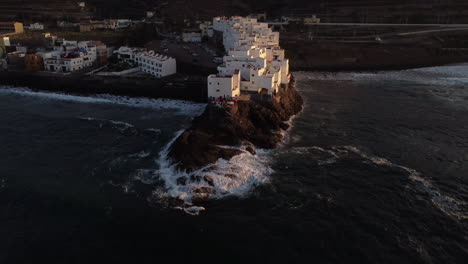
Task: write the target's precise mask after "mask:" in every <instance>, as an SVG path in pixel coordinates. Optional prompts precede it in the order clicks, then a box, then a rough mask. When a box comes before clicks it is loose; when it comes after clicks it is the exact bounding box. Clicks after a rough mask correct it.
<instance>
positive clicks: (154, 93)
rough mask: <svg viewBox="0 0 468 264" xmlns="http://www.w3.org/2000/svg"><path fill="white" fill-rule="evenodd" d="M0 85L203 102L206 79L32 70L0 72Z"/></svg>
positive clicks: (38, 89)
mask: <svg viewBox="0 0 468 264" xmlns="http://www.w3.org/2000/svg"><path fill="white" fill-rule="evenodd" d="M0 85H4V86H13V87H26V88H29V89H31V90H36V91H49V92H63V93H67V94H72V95H84V96H89V95H95V94H110V95H118V96H128V97H146V98H152V99H157V98H165V99H175V100H185V101H193V102H197V103H205V102H206V88H205V87H206V81H204V80H173V79H152V78H145V77H117V76H96V75H85V74H71V75H57V74H45V73H36V72H13V71H9V72H0Z"/></svg>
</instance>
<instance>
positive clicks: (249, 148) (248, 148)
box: [245, 146, 257, 155]
mask: <svg viewBox="0 0 468 264" xmlns="http://www.w3.org/2000/svg"><path fill="white" fill-rule="evenodd" d="M245 150H247V151H248V152H250V154H252V155H255V154H257V152H256V151H255V149H254V148H253V147H252V146H248V147H247V148H246V149H245Z"/></svg>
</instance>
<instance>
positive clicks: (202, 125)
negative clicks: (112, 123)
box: [169, 80, 303, 185]
mask: <svg viewBox="0 0 468 264" xmlns="http://www.w3.org/2000/svg"><path fill="white" fill-rule="evenodd" d="M302 105H303V101H302V98H301V96H300V95H299V93H298V92H297V91H296V89H295V88H294V81H293V80H292V81H291V84H290V86H289V88H287V89H281V90H280V92H279V94H278V95H277V96H275V97H273V98H272V100H269V101H259V100H247V101H238V102H236V104H234V105H233V106H232V107H220V106H217V105H214V104H209V105H208V106H207V107H206V109H205V111H204V113H203V114H202V115H201V116H199V117H197V118H195V119H194V120H193V123H192V125H191V127H190V128H188V129H187V130H186V131H185V132H184V133H182V134H181V135H180V136H179V137H178V138H177V139H176V141H175V142H174V144H173V145H172V147H171V149H170V152H169V157H170V158H171V159H172V161H173V162H174V163H176V164H177V168H178V169H179V170H183V171H187V172H192V171H195V170H197V169H201V168H203V167H205V166H207V165H209V164H212V163H215V162H216V161H217V160H218V159H219V158H222V159H226V160H229V159H231V158H232V157H233V156H236V155H239V154H241V153H244V152H245V151H248V152H250V153H251V154H252V155H255V148H262V149H272V148H275V147H276V146H277V145H278V144H279V143H280V142H281V140H282V138H283V136H282V133H281V131H284V130H286V129H288V127H289V125H288V123H287V121H288V120H289V119H290V118H291V117H292V116H294V115H296V114H297V113H299V112H300V111H301V110H302ZM240 146H243V148H240ZM192 178H193V179H179V180H178V184H181V185H183V184H185V183H186V181H187V180H188V181H190V180H199V179H196V177H192ZM205 181H208V183H209V179H205Z"/></svg>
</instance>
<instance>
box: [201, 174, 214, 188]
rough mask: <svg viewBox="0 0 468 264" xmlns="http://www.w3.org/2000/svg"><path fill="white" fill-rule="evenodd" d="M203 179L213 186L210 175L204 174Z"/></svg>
mask: <svg viewBox="0 0 468 264" xmlns="http://www.w3.org/2000/svg"><path fill="white" fill-rule="evenodd" d="M203 180H205V181H206V182H207V183H208V184H209V185H210V186H214V180H213V178H212V177H211V176H205V177H203Z"/></svg>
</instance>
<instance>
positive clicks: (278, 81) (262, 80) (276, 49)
mask: <svg viewBox="0 0 468 264" xmlns="http://www.w3.org/2000/svg"><path fill="white" fill-rule="evenodd" d="M213 29H214V30H215V31H218V32H221V33H222V35H223V45H224V48H225V50H226V52H227V55H226V56H224V57H223V63H222V64H221V65H219V66H218V73H217V74H212V75H210V76H208V96H209V97H215V98H218V97H227V98H231V97H237V96H239V95H240V94H241V93H260V94H267V95H270V96H273V95H276V94H277V93H278V91H279V89H280V87H281V86H286V85H287V84H289V81H290V74H289V60H288V59H286V58H285V53H284V50H283V49H281V48H280V46H279V32H273V31H272V29H271V28H269V27H268V24H266V23H259V22H258V21H257V19H256V18H244V17H231V18H226V17H216V18H214V19H213Z"/></svg>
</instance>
